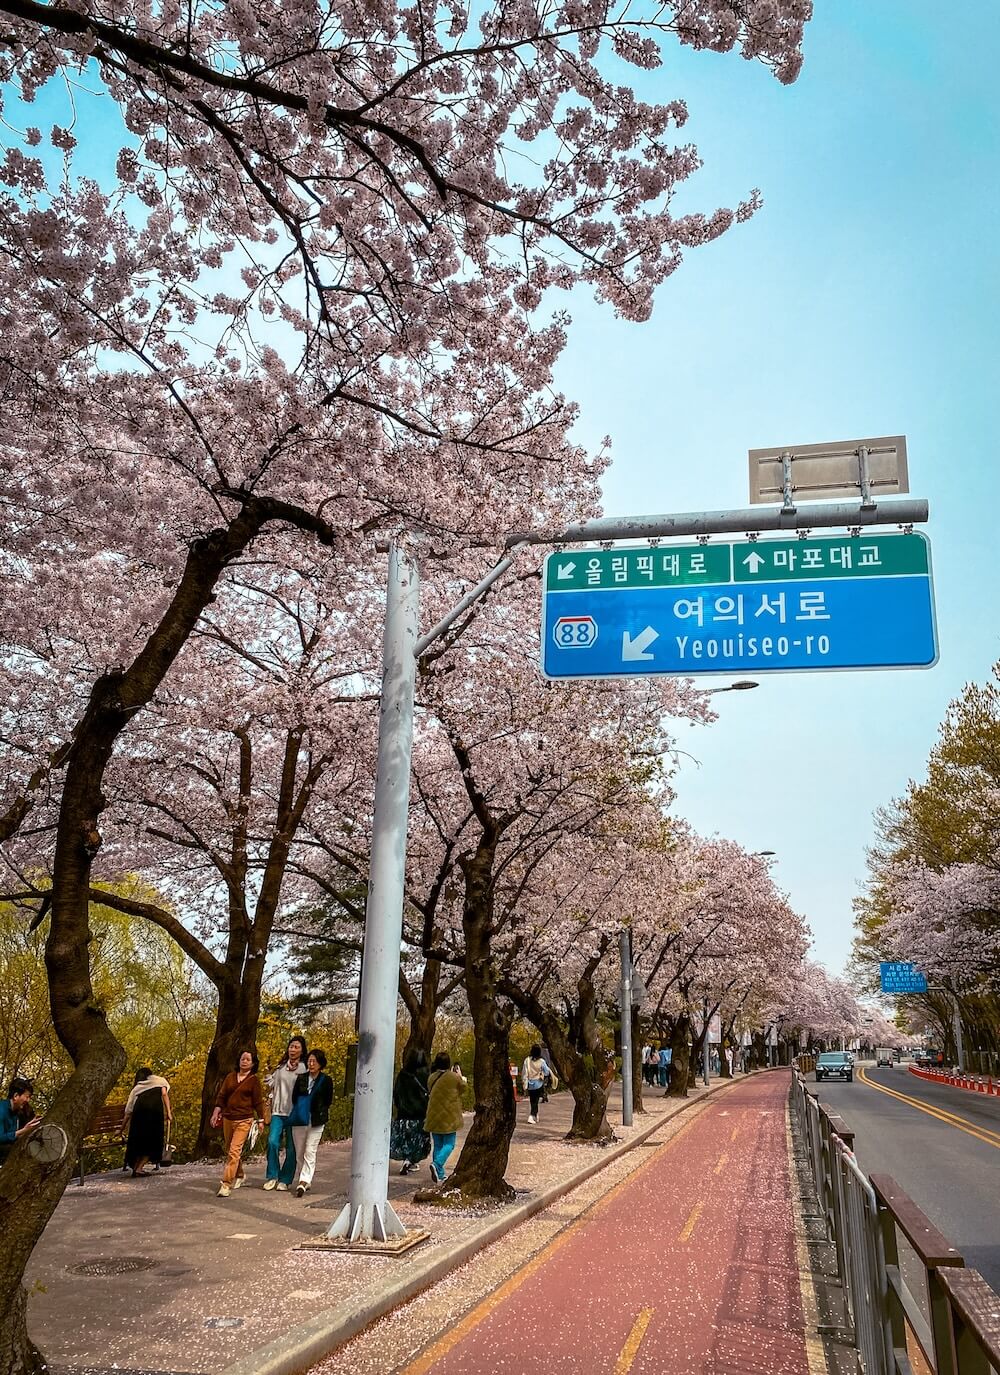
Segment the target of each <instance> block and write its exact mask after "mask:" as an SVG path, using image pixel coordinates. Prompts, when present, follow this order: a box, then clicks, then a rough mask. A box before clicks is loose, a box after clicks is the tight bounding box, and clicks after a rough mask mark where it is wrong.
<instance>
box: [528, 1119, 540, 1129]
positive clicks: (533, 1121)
mask: <svg viewBox="0 0 1000 1375" xmlns="http://www.w3.org/2000/svg"><path fill="white" fill-rule="evenodd" d="M528 1121H529V1122H530V1123H531V1125H532V1126H533V1127H537V1126H538V1118H537V1117H529V1118H528Z"/></svg>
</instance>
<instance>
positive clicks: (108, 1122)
mask: <svg viewBox="0 0 1000 1375" xmlns="http://www.w3.org/2000/svg"><path fill="white" fill-rule="evenodd" d="M124 1121H125V1104H124V1103H105V1104H104V1107H103V1108H98V1109H97V1112H95V1113H94V1116H93V1117H92V1118H91V1121H90V1124H89V1125H88V1127H87V1130H86V1131H85V1132H84V1134H83V1138H82V1140H81V1141H80V1152H79V1155H78V1156H77V1167H78V1169H79V1173H80V1185H81V1187H82V1185H83V1157H84V1152H85V1151H86V1150H88V1149H89V1148H90V1147H91V1146H107V1145H112V1144H114V1143H115V1142H116V1141H118V1140H119V1138H120V1137H121V1132H122V1124H123V1123H124Z"/></svg>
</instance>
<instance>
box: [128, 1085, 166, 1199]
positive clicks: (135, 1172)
mask: <svg viewBox="0 0 1000 1375" xmlns="http://www.w3.org/2000/svg"><path fill="white" fill-rule="evenodd" d="M171 1120H172V1118H171V1112H170V1085H169V1084H168V1083H167V1081H166V1079H163V1078H161V1076H160V1075H159V1074H154V1073H153V1071H152V1070H151V1069H150V1068H149V1067H148V1066H143V1068H142V1069H138V1070H136V1072H135V1084H134V1085H133V1088H132V1092H131V1093H130V1094H129V1096H128V1102H127V1103H126V1104H125V1117H124V1120H123V1121H122V1135H123V1136H124V1137H125V1138H126V1139H125V1164H124V1165H123V1166H122V1168H123V1169H125V1170H128V1169H131V1171H132V1178H133V1179H136V1178H142V1176H143V1175H147V1174H152V1173H153V1171H152V1170H147V1169H146V1166H147V1165H150V1164H152V1165H154V1166H155V1167H156V1168H157V1169H159V1166H160V1160H161V1158H162V1156H163V1144H164V1140H165V1138H166V1129H167V1124H168V1123H169V1122H170V1121H171Z"/></svg>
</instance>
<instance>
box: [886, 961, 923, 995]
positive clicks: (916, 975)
mask: <svg viewBox="0 0 1000 1375" xmlns="http://www.w3.org/2000/svg"><path fill="white" fill-rule="evenodd" d="M878 972H879V979H880V981H881V984H882V992H883V993H926V992H927V976H926V975H925V974H921V972H920V970H919V969H917V968H916V966H915V965H912V964H906V963H904V962H903V961H895V962H883V963H882V964H880V965H879V967H878Z"/></svg>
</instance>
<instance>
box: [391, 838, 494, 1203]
mask: <svg viewBox="0 0 1000 1375" xmlns="http://www.w3.org/2000/svg"><path fill="white" fill-rule="evenodd" d="M497 839H498V836H497V834H496V833H495V831H493V830H492V829H491V830H489V831H487V832H486V833H485V834H484V837H483V840H482V841H481V842H480V844H479V846H478V847H477V850H476V853H475V854H474V855H472V856H466V857H464V858H463V859H461V860H460V861H459V862H460V864H461V866H462V872H463V874H464V877H465V899H464V903H463V910H462V927H463V930H464V934H465V988H466V993H467V996H468V999H469V1011H470V1013H471V1014H472V1025H473V1030H474V1034H475V1038H476V1042H475V1057H474V1059H473V1069H472V1081H473V1089H474V1091H475V1106H476V1115H475V1117H474V1118H473V1121H472V1127H471V1129H470V1131H469V1135H468V1136H467V1137H466V1139H465V1145H464V1146H463V1147H462V1154H461V1155H460V1156H459V1158H458V1164H457V1165H456V1166H455V1172H454V1174H453V1175H452V1176H451V1178H450V1179H449V1180H448V1185H447V1189H448V1192H449V1193H453V1192H454V1190H455V1189H459V1190H460V1191H461V1194H462V1197H463V1199H472V1198H476V1199H478V1198H486V1199H492V1200H499V1201H502V1202H505V1203H506V1202H508V1201H509V1200H510V1199H511V1198H513V1197H514V1190H513V1189H512V1188H511V1187H510V1185H509V1184H508V1183H507V1181H506V1180H505V1179H504V1174H505V1172H506V1169H507V1159H508V1156H509V1154H510V1140H511V1137H512V1136H513V1135H514V1126H515V1124H516V1121H517V1108H516V1105H515V1102H514V1085H513V1083H512V1082H511V1078H510V1028H511V1024H512V1022H513V1020H514V1009H513V1006H512V1005H511V1004H510V1003H506V1006H505V1005H504V1003H502V1002H501V998H500V990H499V987H498V985H497V975H496V970H495V968H494V965H493V956H492V949H491V936H490V932H491V930H492V925H493V873H492V868H493V860H494V857H495V854H496V845H497ZM504 1001H505V1002H506V1000H504ZM416 1199H417V1201H419V1202H426V1201H432V1202H437V1201H439V1200H440V1194H439V1191H438V1190H432V1189H428V1190H421V1191H420V1192H419V1193H418V1194H417V1195H416Z"/></svg>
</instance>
